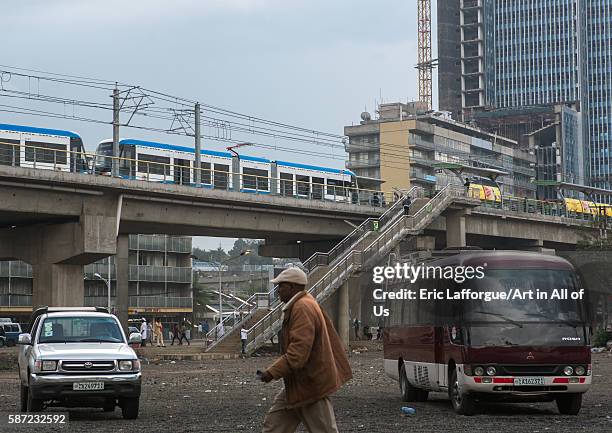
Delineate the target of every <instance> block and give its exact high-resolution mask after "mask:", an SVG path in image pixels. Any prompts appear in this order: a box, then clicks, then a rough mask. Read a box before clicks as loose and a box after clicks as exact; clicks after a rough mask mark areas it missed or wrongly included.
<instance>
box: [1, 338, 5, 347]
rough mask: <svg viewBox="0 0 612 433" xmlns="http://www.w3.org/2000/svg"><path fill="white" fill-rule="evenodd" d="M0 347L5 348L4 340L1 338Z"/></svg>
mask: <svg viewBox="0 0 612 433" xmlns="http://www.w3.org/2000/svg"><path fill="white" fill-rule="evenodd" d="M0 347H4V338H0Z"/></svg>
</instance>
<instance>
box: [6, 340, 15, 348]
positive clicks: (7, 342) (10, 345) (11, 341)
mask: <svg viewBox="0 0 612 433" xmlns="http://www.w3.org/2000/svg"><path fill="white" fill-rule="evenodd" d="M14 345H15V340H6V347H13V346H14Z"/></svg>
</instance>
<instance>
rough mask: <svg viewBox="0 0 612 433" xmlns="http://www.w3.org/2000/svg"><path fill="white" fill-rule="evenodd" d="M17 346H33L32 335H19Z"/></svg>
mask: <svg viewBox="0 0 612 433" xmlns="http://www.w3.org/2000/svg"><path fill="white" fill-rule="evenodd" d="M17 344H22V345H24V346H31V345H32V336H31V335H30V334H19V339H18V340H17Z"/></svg>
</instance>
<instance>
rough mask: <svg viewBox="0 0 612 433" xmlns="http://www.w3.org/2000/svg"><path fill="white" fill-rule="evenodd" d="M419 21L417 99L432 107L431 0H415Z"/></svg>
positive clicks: (433, 65) (433, 63) (429, 107)
mask: <svg viewBox="0 0 612 433" xmlns="http://www.w3.org/2000/svg"><path fill="white" fill-rule="evenodd" d="M417 3H418V14H417V16H418V21H419V29H418V31H419V44H418V51H419V59H418V63H417V65H416V69H418V71H419V100H420V101H422V102H424V103H425V104H427V110H431V109H432V84H433V81H432V76H433V69H434V68H435V67H436V66H437V65H436V61H437V60H434V59H432V58H431V0H417Z"/></svg>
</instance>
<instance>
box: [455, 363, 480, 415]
mask: <svg viewBox="0 0 612 433" xmlns="http://www.w3.org/2000/svg"><path fill="white" fill-rule="evenodd" d="M449 383H450V387H449V388H448V396H449V397H450V400H451V403H452V405H453V409H454V410H455V412H457V413H458V414H459V415H473V414H474V412H475V407H474V406H475V405H474V399H473V398H472V397H471V396H470V395H469V394H463V393H462V392H461V390H460V389H459V380H458V379H457V369H455V370H453V372H452V373H451V378H450V382H449Z"/></svg>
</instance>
